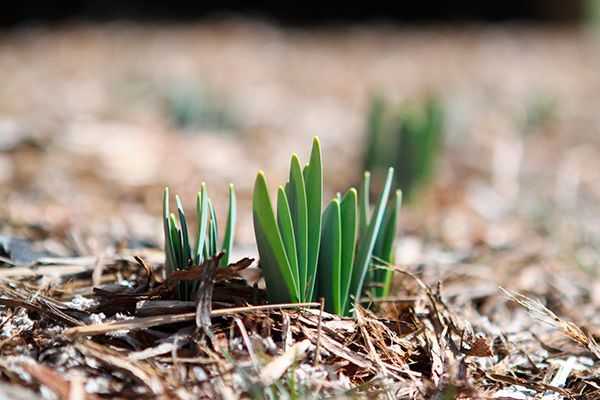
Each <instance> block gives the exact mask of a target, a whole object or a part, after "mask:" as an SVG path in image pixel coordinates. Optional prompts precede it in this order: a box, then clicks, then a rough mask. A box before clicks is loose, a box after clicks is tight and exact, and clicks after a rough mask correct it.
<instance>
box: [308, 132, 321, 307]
mask: <svg viewBox="0 0 600 400" xmlns="http://www.w3.org/2000/svg"><path fill="white" fill-rule="evenodd" d="M304 180H305V184H306V205H307V211H308V212H307V219H308V249H307V251H308V259H307V285H308V286H307V290H306V297H305V299H306V300H311V299H312V297H313V290H314V286H315V279H316V277H317V262H318V260H319V245H320V242H321V208H322V206H323V165H322V160H321V145H320V143H319V139H318V138H317V137H315V138H314V141H313V147H312V150H311V153H310V162H309V163H308V165H307V166H306V167H305V173H304Z"/></svg>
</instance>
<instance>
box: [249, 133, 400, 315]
mask: <svg viewBox="0 0 600 400" xmlns="http://www.w3.org/2000/svg"><path fill="white" fill-rule="evenodd" d="M393 175H394V172H393V169H392V168H390V169H389V171H388V174H387V178H386V181H385V185H384V188H383V190H382V192H381V195H380V196H379V201H378V203H377V205H376V207H375V209H374V211H373V213H372V215H369V214H370V212H369V211H370V201H369V176H370V175H369V173H368V172H367V173H365V178H364V181H363V182H364V183H363V188H362V193H361V195H360V196H359V194H358V192H357V190H356V189H354V188H350V189H349V190H348V191H347V192H346V193H345V194H344V195H343V196H342V195H341V194H337V195H336V196H335V198H333V199H332V200H331V201H330V202H329V204H328V205H327V206H326V207H325V209H324V210H323V209H322V199H323V167H322V161H321V149H320V145H319V141H318V139H317V138H315V140H314V143H313V147H312V151H311V155H310V161H309V163H308V164H307V165H306V166H305V167H304V168H301V166H300V161H299V159H298V157H297V156H296V155H293V156H292V160H291V165H290V175H289V180H288V181H287V182H286V184H285V185H284V186H279V188H278V190H277V207H276V210H275V209H274V208H273V206H272V203H271V199H270V197H269V190H268V186H267V182H266V179H265V176H264V174H263V173H262V172H259V173H258V176H257V178H256V182H255V185H254V195H253V199H252V208H253V219H254V231H255V236H256V242H257V246H258V252H259V256H260V264H261V266H262V268H263V273H264V277H265V281H266V285H267V294H268V297H269V300H270V301H272V302H306V301H312V300H315V299H318V298H323V299H325V309H326V310H327V311H329V312H332V313H335V314H338V315H348V314H350V313H351V312H352V302H351V300H352V299H354V300H355V301H358V300H359V299H360V297H361V296H362V294H363V289H365V288H366V287H367V286H369V287H371V288H373V290H372V292H371V294H372V295H376V296H385V295H387V294H388V293H389V290H390V285H391V274H392V272H391V270H389V269H387V268H385V267H383V268H381V267H380V268H377V266H376V265H373V264H372V260H373V259H374V258H375V259H376V264H380V265H384V266H389V265H390V264H391V263H393V258H394V242H395V237H396V231H397V229H396V228H397V219H398V218H397V217H398V214H399V209H400V202H401V193H400V191H396V193H395V198H394V199H393V201H391V202H389V204H388V200H389V198H390V194H391V189H392V182H393ZM359 198H360V200H359ZM359 203H360V204H359Z"/></svg>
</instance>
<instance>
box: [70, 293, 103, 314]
mask: <svg viewBox="0 0 600 400" xmlns="http://www.w3.org/2000/svg"><path fill="white" fill-rule="evenodd" d="M63 304H64V305H66V306H68V307H71V308H74V309H76V310H80V311H86V310H89V309H90V308H92V307H94V306H96V305H97V304H98V301H97V300H96V299H92V298H89V297H83V296H81V295H77V296H75V297H73V299H71V301H65V302H64V303H63Z"/></svg>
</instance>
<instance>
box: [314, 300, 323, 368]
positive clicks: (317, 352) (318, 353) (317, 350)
mask: <svg viewBox="0 0 600 400" xmlns="http://www.w3.org/2000/svg"><path fill="white" fill-rule="evenodd" d="M320 303H321V304H320V307H319V323H318V324H317V344H316V348H315V361H314V364H313V366H314V367H315V368H316V367H318V366H319V363H320V362H321V323H322V322H323V308H325V299H324V298H322V297H321V300H320Z"/></svg>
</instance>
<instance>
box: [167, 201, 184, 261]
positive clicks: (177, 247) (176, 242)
mask: <svg viewBox="0 0 600 400" xmlns="http://www.w3.org/2000/svg"><path fill="white" fill-rule="evenodd" d="M169 226H170V228H171V232H170V235H171V243H173V254H174V255H175V257H174V260H175V269H181V266H182V264H183V257H182V254H181V231H180V230H179V228H177V221H176V220H175V214H173V213H171V214H169Z"/></svg>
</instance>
